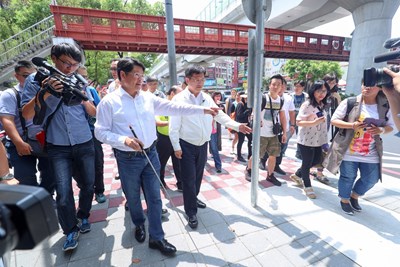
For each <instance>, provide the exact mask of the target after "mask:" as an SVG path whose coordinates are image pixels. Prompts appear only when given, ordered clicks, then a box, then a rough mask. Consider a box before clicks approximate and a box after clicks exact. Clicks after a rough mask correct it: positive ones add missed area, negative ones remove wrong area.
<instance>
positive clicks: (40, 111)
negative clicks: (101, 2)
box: [0, 43, 400, 255]
mask: <svg viewBox="0 0 400 267" xmlns="http://www.w3.org/2000/svg"><path fill="white" fill-rule="evenodd" d="M51 60H52V62H53V64H54V67H55V68H56V69H57V70H58V71H60V72H61V73H62V74H64V75H66V76H71V75H72V74H74V73H77V74H79V75H81V76H82V77H83V78H85V79H88V74H87V70H86V68H85V67H84V66H81V62H82V54H81V51H80V50H79V49H78V48H76V47H75V46H74V45H72V44H68V43H61V44H57V45H54V46H53V47H52V49H51ZM385 72H386V73H387V74H388V75H390V76H391V77H393V88H394V89H393V88H392V87H384V88H383V89H381V88H379V87H377V86H372V87H367V86H364V85H363V84H362V85H361V94H360V95H358V96H357V97H353V98H347V99H345V100H343V101H341V98H340V96H339V95H338V92H337V77H336V76H335V75H331V74H328V75H326V76H325V77H324V78H323V79H322V80H317V81H314V82H313V83H312V84H310V86H309V87H308V89H307V88H306V82H304V81H302V80H299V81H296V82H295V83H294V85H295V87H294V91H293V92H287V84H286V80H285V79H284V77H283V76H282V75H279V74H277V75H274V76H272V77H271V78H270V79H269V83H268V87H269V88H268V90H267V92H266V93H263V95H262V105H261V110H260V112H261V128H260V159H261V160H260V162H259V163H258V162H253V161H252V139H253V136H252V127H253V118H254V116H253V112H254V110H253V109H251V108H249V107H248V106H247V95H246V94H245V93H244V92H239V93H237V92H236V91H235V90H232V92H231V96H230V97H229V98H227V99H226V100H223V99H222V95H221V93H219V92H214V93H213V94H212V95H209V94H207V93H206V92H204V90H203V86H204V83H205V78H206V70H205V68H204V67H202V66H198V65H193V66H190V67H188V68H187V69H186V70H185V77H184V82H183V83H182V84H181V85H179V86H178V85H174V86H172V87H171V88H170V89H169V90H167V92H166V93H164V92H162V91H160V90H159V89H158V85H159V82H158V80H157V79H156V78H153V77H147V78H145V76H144V75H145V74H144V73H145V66H144V65H143V64H142V63H141V62H139V61H138V60H136V59H133V58H122V59H113V60H112V61H111V62H110V73H111V76H112V78H113V79H112V81H110V83H109V85H108V87H107V89H106V90H101V91H96V89H95V88H93V87H91V86H87V87H86V88H85V91H84V96H86V97H85V98H82V100H81V101H79V102H76V103H75V102H73V104H71V103H72V102H70V101H65V97H66V96H65V95H63V94H62V92H63V90H64V89H65V88H64V87H65V83H63V82H62V79H60V77H58V76H57V75H52V76H50V77H47V78H46V79H45V80H44V81H43V82H38V81H37V79H35V77H36V76H37V74H36V73H37V71H36V68H35V66H34V65H32V63H30V62H28V61H20V62H18V64H17V65H16V67H15V77H16V79H17V81H18V84H17V85H16V86H14V87H13V88H10V89H7V90H5V91H4V92H3V93H2V94H1V96H0V122H1V124H2V126H3V127H4V130H5V132H6V133H7V136H8V137H7V139H6V142H5V147H6V150H5V148H4V146H3V144H2V143H1V144H0V162H1V166H0V180H1V182H2V183H7V184H10V185H16V184H18V183H19V184H24V185H33V186H41V187H43V188H44V189H45V190H46V191H47V192H48V193H49V194H50V195H55V196H56V197H55V206H56V209H57V215H58V219H59V223H60V225H61V228H62V230H63V233H64V234H65V242H64V244H63V248H62V249H63V250H64V251H69V250H74V249H75V248H76V247H77V246H78V239H79V235H80V234H85V233H88V232H90V230H91V224H90V220H89V217H90V211H91V208H92V200H93V198H94V199H95V201H97V202H98V203H103V202H105V201H106V200H107V196H106V195H105V194H104V192H105V191H104V190H105V189H104V154H103V151H102V144H108V145H110V146H111V147H112V148H113V153H114V156H115V159H116V162H117V166H118V170H119V174H118V175H117V176H118V177H117V178H118V179H120V181H121V186H122V190H123V192H124V194H125V197H126V203H127V204H126V210H129V213H130V216H131V219H132V222H133V223H134V225H135V227H136V228H135V238H136V240H137V241H138V242H140V243H142V242H144V241H145V240H146V236H147V234H146V232H147V230H146V228H145V224H144V223H145V220H146V218H147V220H148V222H149V226H148V232H149V238H148V239H149V241H148V242H149V247H150V248H152V249H157V250H159V251H160V252H162V253H163V254H166V255H173V254H175V253H176V248H175V246H174V245H172V244H171V243H169V242H168V241H167V240H166V239H165V238H164V231H163V228H162V220H161V218H162V215H163V214H164V213H165V212H166V209H164V208H163V207H162V201H161V195H160V189H161V187H164V188H165V187H166V186H167V184H166V182H165V169H166V164H167V162H168V160H169V158H171V160H172V166H173V170H174V176H175V178H176V187H177V190H178V191H181V192H182V194H183V201H184V212H185V214H186V216H187V220H188V225H189V227H190V228H192V229H196V228H197V226H198V218H197V213H198V208H206V203H204V202H203V201H201V200H200V199H199V198H198V195H199V192H200V189H201V182H202V179H203V174H204V169H205V164H206V161H207V157H208V148H209V151H210V153H211V154H212V157H213V160H214V164H215V166H214V167H215V171H216V173H217V174H219V173H221V172H222V162H221V158H220V155H219V151H221V131H222V129H223V128H222V127H225V128H227V129H229V137H230V139H231V140H232V150H231V153H232V154H236V160H237V161H238V162H242V163H244V164H246V170H245V173H244V176H243V178H244V179H246V180H248V181H251V170H252V168H254V166H256V167H260V168H261V169H265V170H267V177H265V178H266V180H267V181H269V182H270V183H272V184H273V185H275V186H281V184H282V183H281V181H279V180H278V179H277V177H276V176H275V173H277V174H280V175H286V171H285V170H284V167H282V166H281V163H282V159H283V158H284V156H285V151H286V149H287V146H288V142H289V139H290V138H291V137H292V136H294V134H296V136H297V153H296V154H297V157H299V158H301V159H302V163H301V167H300V168H299V169H298V170H297V171H296V172H295V173H294V174H291V175H290V178H291V180H293V182H294V183H295V185H297V186H300V187H302V188H303V190H304V193H305V195H306V196H307V197H309V198H310V199H314V198H316V197H317V194H316V192H315V191H314V189H313V187H312V184H311V179H310V175H312V174H313V175H314V176H315V177H316V179H318V180H319V181H321V182H324V183H329V180H328V179H327V178H326V177H325V176H324V174H323V170H324V167H325V168H327V170H329V171H330V172H332V173H334V174H336V173H337V172H340V177H339V189H338V190H339V193H338V195H339V198H340V205H341V208H342V209H343V211H344V212H345V213H347V214H354V211H356V212H360V211H361V210H362V208H361V207H360V205H359V203H358V198H359V197H360V196H363V195H364V194H365V193H366V192H367V191H368V190H370V189H371V188H372V187H373V186H374V184H376V183H377V182H378V180H379V179H381V177H382V171H381V168H382V139H381V135H382V134H386V133H389V132H391V131H392V130H393V128H394V127H395V126H396V127H397V128H398V129H400V117H399V116H400V74H399V73H394V72H392V71H390V70H388V69H385ZM71 77H72V76H71ZM74 77H75V76H74ZM72 79H73V78H72ZM60 96H62V97H60ZM389 105H390V107H391V109H389ZM331 125H332V126H334V127H335V128H337V131H335V133H333V134H332V135H333V139H332V142H331V145H330V148H329V149H328V147H329V145H328V144H329V143H330V141H329V140H328V131H329V129H331V128H333V127H331ZM245 139H247V160H246V159H245V158H244V157H243V154H242V146H243V144H244V141H245ZM32 141H33V142H32ZM40 141H41V142H42V143H41V144H40V145H41V148H42V151H39V152H38V151H37V150H36V149H34V147H33V146H34V144H35V142H39V143H40ZM6 153H7V155H8V159H7V158H6ZM8 162H9V164H10V166H12V167H13V170H14V174H11V173H10V172H9V170H10V169H9V167H10V166H9V165H8ZM314 167H316V171H315V173H314V172H312V168H314ZM358 170H360V174H361V176H360V178H358V179H356V178H357V171H358ZM37 172H39V179H38V177H37ZM73 179H74V180H75V181H76V183H77V185H78V187H79V190H80V192H79V201H78V205H77V207H76V206H75V199H74V195H73V189H72V180H73ZM141 192H143V194H144V198H145V201H146V206H147V214H146V216H145V212H144V210H143V207H142V201H141Z"/></svg>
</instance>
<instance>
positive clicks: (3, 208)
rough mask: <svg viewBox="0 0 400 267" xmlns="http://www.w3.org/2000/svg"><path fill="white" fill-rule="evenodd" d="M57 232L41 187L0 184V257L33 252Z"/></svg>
mask: <svg viewBox="0 0 400 267" xmlns="http://www.w3.org/2000/svg"><path fill="white" fill-rule="evenodd" d="M58 229H59V228H58V220H57V216H56V213H55V210H54V207H53V202H52V199H51V196H50V195H49V194H48V193H47V192H46V191H45V190H44V189H43V188H40V187H35V186H26V185H18V186H12V185H4V184H0V257H2V256H3V255H4V254H5V253H7V252H10V251H11V250H13V249H32V248H34V247H35V246H36V245H37V244H39V243H40V242H41V241H43V240H44V239H45V238H47V237H49V236H51V235H53V234H54V233H56V232H57V231H58Z"/></svg>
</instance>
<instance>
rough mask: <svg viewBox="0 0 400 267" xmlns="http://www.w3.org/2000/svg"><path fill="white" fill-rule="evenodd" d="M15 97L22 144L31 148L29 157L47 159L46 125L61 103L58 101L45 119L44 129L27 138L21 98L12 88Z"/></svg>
mask: <svg viewBox="0 0 400 267" xmlns="http://www.w3.org/2000/svg"><path fill="white" fill-rule="evenodd" d="M12 89H13V90H14V93H15V96H16V98H17V106H18V112H19V119H20V121H21V127H22V130H23V133H22V140H24V142H26V143H28V144H29V145H30V146H31V148H32V151H31V155H33V156H36V157H47V151H46V130H47V127H48V125H49V124H50V122H51V120H52V119H53V116H54V114H55V113H56V112H57V110H58V109H59V108H60V106H61V104H62V101H60V102H59V103H58V105H57V107H56V109H55V110H54V111H53V112H52V113H51V114H50V115H49V116H48V117H47V120H46V122H45V124H44V129H43V130H42V131H40V132H38V133H37V134H36V136H35V138H31V137H29V134H28V128H27V127H26V123H25V119H24V117H23V116H22V108H21V97H20V95H19V93H18V91H17V90H16V89H15V88H14V87H13V88H12Z"/></svg>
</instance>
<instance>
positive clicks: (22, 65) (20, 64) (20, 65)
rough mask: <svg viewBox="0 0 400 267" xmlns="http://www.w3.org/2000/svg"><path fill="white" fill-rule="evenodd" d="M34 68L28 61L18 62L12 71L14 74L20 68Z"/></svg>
mask: <svg viewBox="0 0 400 267" xmlns="http://www.w3.org/2000/svg"><path fill="white" fill-rule="evenodd" d="M34 67H35V66H33V64H32V62H30V61H28V60H20V61H18V62H17V65H15V67H14V71H15V73H17V72H19V70H20V69H21V68H27V69H32V68H34Z"/></svg>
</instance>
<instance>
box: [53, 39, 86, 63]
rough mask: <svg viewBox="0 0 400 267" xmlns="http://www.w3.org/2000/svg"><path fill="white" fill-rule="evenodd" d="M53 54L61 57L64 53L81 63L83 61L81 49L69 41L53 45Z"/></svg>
mask: <svg viewBox="0 0 400 267" xmlns="http://www.w3.org/2000/svg"><path fill="white" fill-rule="evenodd" d="M51 55H52V56H55V57H57V58H59V57H61V56H62V55H66V56H69V57H70V58H72V59H74V60H75V61H77V62H79V63H80V62H81V61H82V53H81V51H80V50H79V49H78V48H77V47H76V46H75V45H73V44H69V43H60V44H56V45H53V47H52V48H51Z"/></svg>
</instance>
